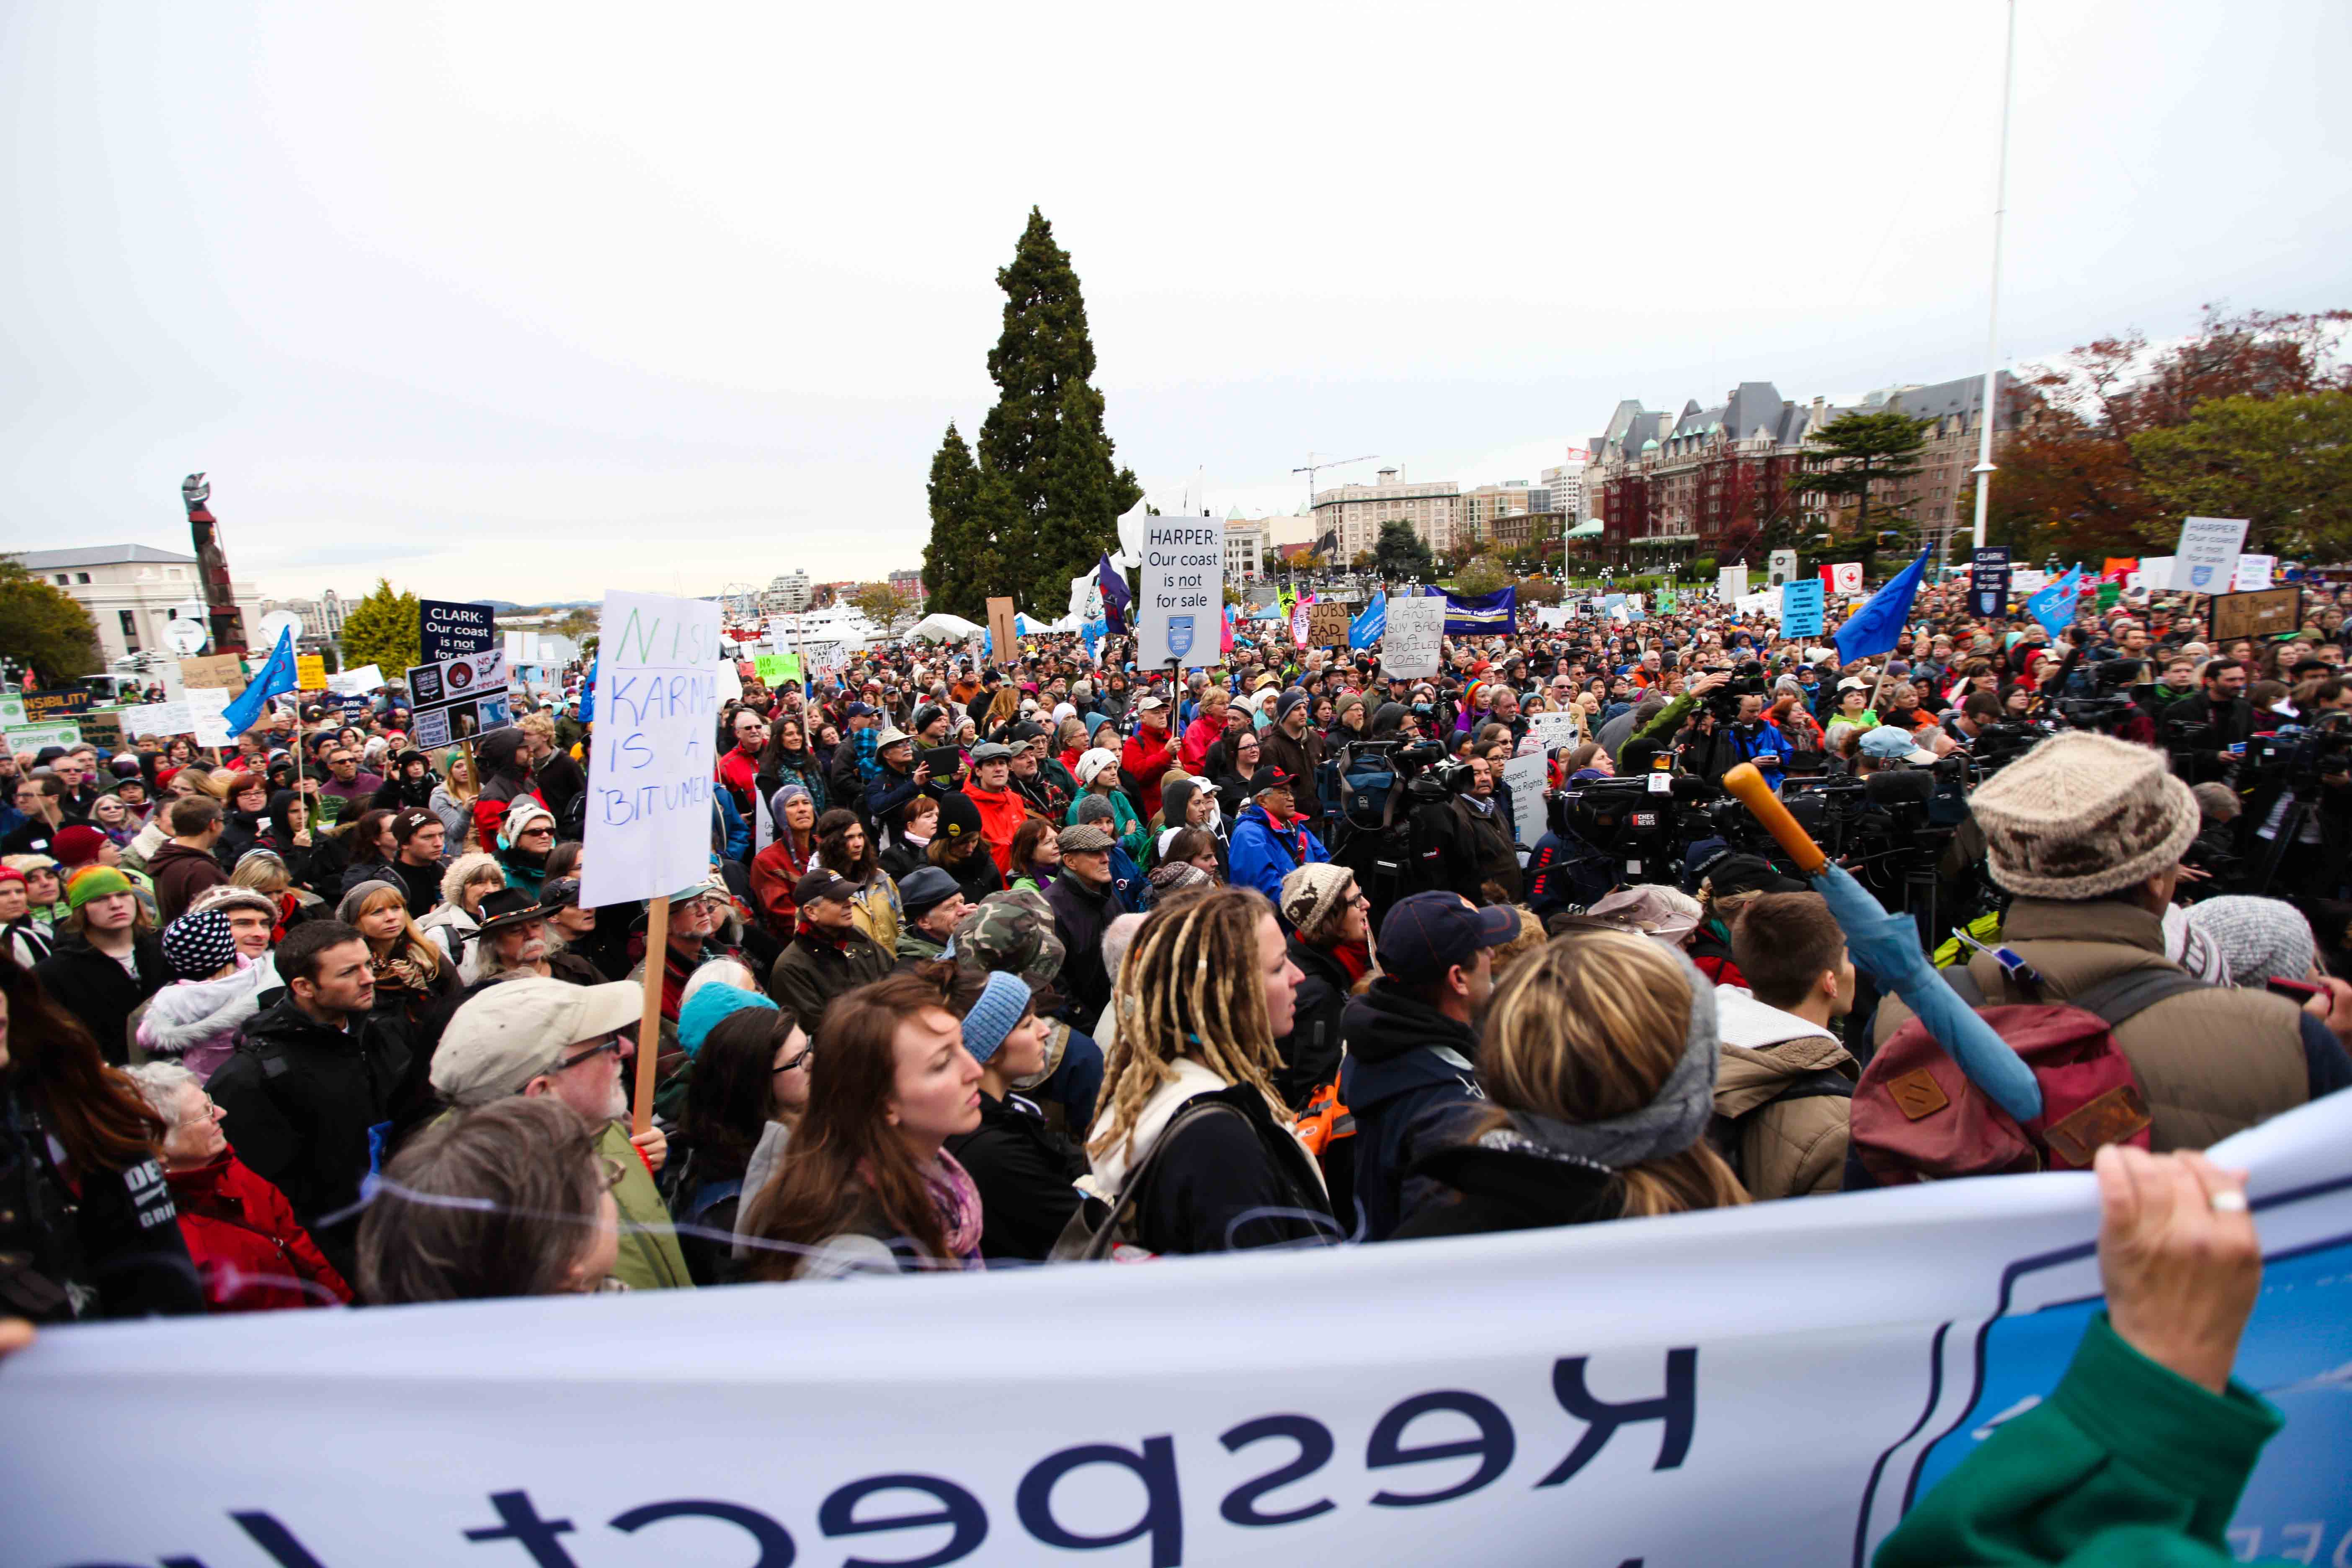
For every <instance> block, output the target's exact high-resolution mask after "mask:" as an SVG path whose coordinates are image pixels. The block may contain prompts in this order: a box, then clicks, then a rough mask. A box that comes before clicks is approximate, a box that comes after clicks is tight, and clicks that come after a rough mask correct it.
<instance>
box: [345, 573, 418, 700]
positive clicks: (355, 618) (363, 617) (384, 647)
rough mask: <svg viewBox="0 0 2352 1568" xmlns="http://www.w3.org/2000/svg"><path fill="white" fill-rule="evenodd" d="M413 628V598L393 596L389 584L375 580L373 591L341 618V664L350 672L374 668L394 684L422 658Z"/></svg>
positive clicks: (410, 596) (415, 625)
mask: <svg viewBox="0 0 2352 1568" xmlns="http://www.w3.org/2000/svg"><path fill="white" fill-rule="evenodd" d="M417 625H418V614H417V608H416V595H414V594H395V593H394V592H393V591H392V584H390V583H388V582H386V581H385V580H384V579H383V578H381V577H379V578H377V579H376V580H375V588H374V590H373V592H372V593H370V594H369V595H368V596H367V597H366V598H364V599H362V600H361V601H360V602H359V603H358V604H356V605H352V609H351V613H350V614H349V615H347V616H344V617H343V637H342V643H343V662H344V664H346V665H347V666H349V667H351V668H354V669H356V668H359V667H360V666H362V665H363V664H373V665H376V666H378V667H379V668H382V669H383V678H384V679H386V680H398V679H400V678H401V673H402V672H403V671H404V670H406V669H407V668H408V667H409V666H411V665H413V664H415V663H417V662H419V660H420V659H421V658H423V655H421V654H420V653H419V652H418V651H417V647H418V642H417Z"/></svg>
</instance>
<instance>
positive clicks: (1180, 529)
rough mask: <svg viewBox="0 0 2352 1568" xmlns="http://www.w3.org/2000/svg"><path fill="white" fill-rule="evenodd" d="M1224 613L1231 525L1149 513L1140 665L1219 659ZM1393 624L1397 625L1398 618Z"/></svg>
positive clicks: (1138, 614) (1141, 577) (1138, 613)
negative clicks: (1227, 539)
mask: <svg viewBox="0 0 2352 1568" xmlns="http://www.w3.org/2000/svg"><path fill="white" fill-rule="evenodd" d="M1439 603H1440V604H1441V605H1442V604H1443V603H1444V601H1443V600H1440V601H1439ZM1224 613H1225V525H1224V524H1223V523H1222V522H1219V521H1217V520H1216V519H1214V518H1209V517H1154V518H1149V519H1147V520H1146V521H1145V526H1144V531H1143V564H1142V568H1141V570H1140V571H1139V572H1138V573H1137V574H1136V582H1135V638H1136V651H1135V662H1136V666H1137V668H1139V669H1163V668H1167V666H1168V665H1169V664H1170V663H1171V662H1173V663H1175V664H1176V665H1177V666H1178V667H1179V668H1185V669H1191V668H1195V667H1199V666H1206V665H1212V664H1214V663H1216V662H1217V660H1218V659H1219V658H1222V657H1223V654H1222V653H1221V652H1220V651H1219V650H1220V648H1221V647H1222V646H1223V641H1222V634H1223V626H1224ZM1391 613H1393V602H1391ZM1389 629H1390V631H1391V633H1393V632H1394V631H1395V629H1396V626H1395V622H1394V620H1393V619H1391V622H1390V626H1389ZM1430 673H1432V674H1435V673H1436V671H1434V670H1432V671H1431V672H1430Z"/></svg>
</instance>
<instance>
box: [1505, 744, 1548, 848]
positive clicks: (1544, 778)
mask: <svg viewBox="0 0 2352 1568" xmlns="http://www.w3.org/2000/svg"><path fill="white" fill-rule="evenodd" d="M1503 782H1504V783H1505V784H1508V785H1509V786H1510V788H1511V821H1512V826H1513V828H1514V829H1515V830H1516V833H1515V837H1516V838H1517V842H1518V844H1519V847H1521V848H1525V849H1532V848H1534V847H1536V840H1537V839H1538V838H1541V837H1543V836H1544V833H1545V830H1546V826H1547V825H1546V823H1545V820H1544V816H1545V812H1544V785H1545V784H1549V783H1550V782H1551V774H1550V773H1549V770H1548V768H1547V766H1546V764H1545V759H1544V753H1543V752H1528V754H1527V755H1526V756H1524V757H1511V758H1507V759H1506V760H1505V762H1504V763H1503Z"/></svg>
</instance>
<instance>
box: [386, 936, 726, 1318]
mask: <svg viewBox="0 0 2352 1568" xmlns="http://www.w3.org/2000/svg"><path fill="white" fill-rule="evenodd" d="M643 1001H644V993H643V992H642V991H641V990H640V989H639V988H638V987H636V986H635V985H632V984H629V983H628V982H626V981H615V982H613V983H610V984H603V985H573V984H567V983H566V982H564V981H561V980H547V979H541V978H539V977H537V976H534V975H526V976H524V977H522V978H520V979H515V980H507V981H502V982H500V983H499V984H496V985H493V986H490V987H489V988H488V989H487V990H484V991H482V992H480V993H479V994H476V995H474V996H471V997H469V998H467V1001H466V1003H465V1005H463V1006H461V1007H459V1008H458V1009H457V1013H456V1014H455V1015H454V1016H452V1017H451V1018H450V1020H449V1026H448V1028H447V1030H446V1032H445V1033H444V1034H443V1035H442V1037H441V1045H440V1047H439V1049H437V1050H436V1051H435V1052H434V1054H433V1088H434V1090H435V1092H436V1093H437V1094H438V1095H439V1096H440V1097H441V1099H442V1100H443V1101H444V1102H446V1104H447V1105H449V1106H450V1107H451V1108H452V1109H453V1110H457V1111H459V1112H464V1111H468V1110H474V1109H476V1108H478V1107H480V1106H485V1105H492V1104H495V1103H497V1102H498V1101H499V1100H509V1099H512V1098H514V1097H516V1096H521V1097H523V1098H525V1099H537V1098H541V1097H544V1098H547V1099H551V1100H561V1101H562V1102H563V1103H564V1104H565V1105H568V1106H570V1107H571V1108H572V1110H574V1111H577V1112H578V1113H579V1114H580V1115H581V1116H582V1117H583V1118H584V1119H585V1120H586V1121H587V1122H588V1124H589V1125H590V1126H591V1127H593V1128H594V1129H596V1132H597V1141H596V1147H597V1150H598V1152H601V1153H604V1154H605V1155H608V1156H610V1157H612V1158H613V1159H614V1160H616V1161H618V1162H619V1163H620V1165H621V1179H620V1182H619V1184H618V1185H616V1186H615V1187H614V1189H613V1198H614V1202H615V1203H616V1204H618V1205H620V1215H621V1237H620V1244H619V1251H620V1256H619V1261H618V1262H617V1263H616V1264H615V1265H614V1271H613V1273H614V1278H615V1279H619V1280H620V1281H621V1283H623V1284H624V1285H626V1286H628V1287H629V1288H630V1289H635V1290H650V1289H666V1288H668V1287H673V1286H687V1285H691V1284H693V1283H694V1279H693V1276H692V1274H691V1273H690V1272H689V1271H688V1268H687V1266H686V1258H685V1256H684V1255H683V1254H682V1253H681V1252H680V1251H679V1250H678V1245H677V1235H676V1234H675V1233H674V1232H673V1231H672V1230H671V1228H670V1218H669V1211H668V1209H667V1206H666V1205H664V1204H663V1202H662V1196H661V1193H660V1191H659V1189H658V1188H657V1187H656V1185H655V1184H654V1177H655V1173H656V1172H658V1171H659V1170H660V1169H661V1167H662V1165H663V1163H665V1161H666V1160H667V1157H668V1152H669V1145H668V1141H667V1138H666V1137H665V1136H664V1135H663V1133H662V1131H661V1129H660V1128H658V1127H648V1128H647V1129H646V1131H644V1132H642V1133H640V1134H638V1135H636V1136H635V1137H634V1138H633V1137H631V1136H630V1133H629V1130H628V1116H629V1097H628V1093H627V1091H626V1089H625V1088H624V1086H623V1077H624V1072H625V1064H626V1063H630V1062H634V1061H635V1057H636V1046H635V1040H636V1023H637V1017H638V1013H639V1011H640V1008H641V1005H642V1003H643Z"/></svg>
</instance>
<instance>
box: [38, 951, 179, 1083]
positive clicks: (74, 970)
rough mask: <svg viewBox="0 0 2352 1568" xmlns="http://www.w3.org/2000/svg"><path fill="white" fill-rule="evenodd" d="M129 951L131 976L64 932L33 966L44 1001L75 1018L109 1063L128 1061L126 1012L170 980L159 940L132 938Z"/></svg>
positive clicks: (170, 970)
mask: <svg viewBox="0 0 2352 1568" xmlns="http://www.w3.org/2000/svg"><path fill="white" fill-rule="evenodd" d="M131 961H132V962H133V963H136V964H138V966H139V978H138V979H136V980H133V979H131V976H130V975H129V974H127V973H124V972H123V968H122V965H121V964H120V963H116V962H115V961H114V960H113V959H111V958H109V957H108V956H107V955H106V954H104V953H102V952H99V951H98V949H96V948H94V947H92V946H90V945H89V943H88V942H84V941H83V940H82V939H81V938H80V937H79V936H75V935H73V934H71V933H70V932H67V933H63V934H60V936H59V937H58V948H57V951H56V952H52V953H51V954H49V956H48V957H47V958H45V959H43V960H41V962H40V963H39V964H37V966H36V967H35V968H34V970H33V973H34V975H35V976H36V977H37V979H38V980H39V981H40V983H41V984H43V985H44V986H46V987H47V990H48V993H49V999H50V1000H51V1001H53V1002H55V1003H56V1004H57V1005H58V1006H60V1007H63V1008H64V1009H65V1010H66V1011H67V1012H68V1013H71V1014H72V1015H73V1016H75V1017H77V1018H79V1019H80V1020H81V1021H82V1026H83V1027H85V1028H87V1029H88V1030H89V1032H90V1034H91V1035H93V1036H94V1037H97V1040H98V1054H99V1055H100V1056H102V1057H104V1058H106V1059H107V1062H108V1064H109V1065H110V1066H112V1067H121V1066H122V1065H123V1064H124V1063H125V1062H127V1061H129V1060H130V1059H131V1014H132V1013H134V1012H136V1011H138V1008H139V1005H140V1004H141V1003H142V1002H144V1001H146V1000H147V998H148V997H150V996H152V995H153V994H155V993H156V992H158V991H161V990H162V989H163V987H164V986H166V985H168V984H171V983H172V968H171V965H170V964H169V963H165V962H164V959H163V943H162V942H160V941H158V940H157V939H156V938H155V937H153V936H152V935H143V936H137V937H133V938H132V939H131Z"/></svg>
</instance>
